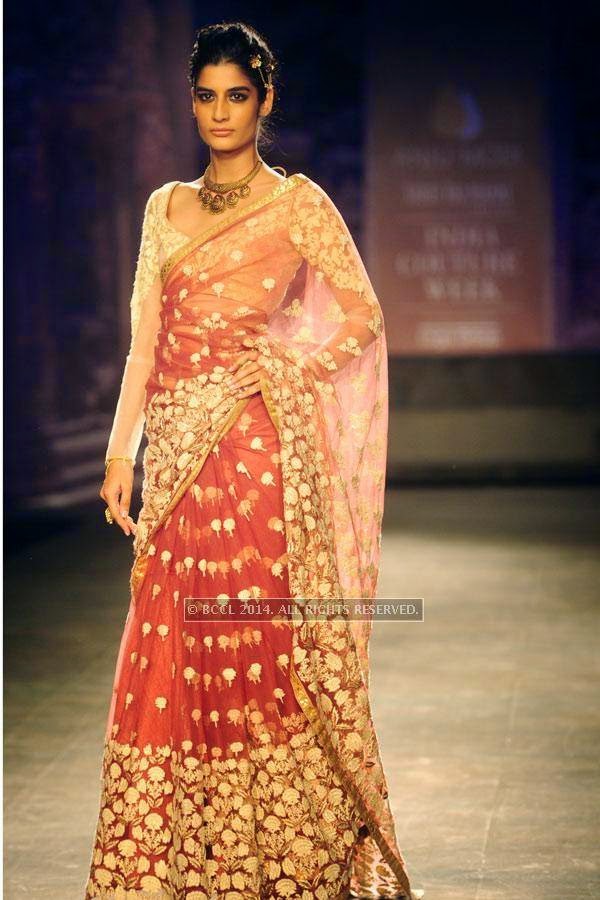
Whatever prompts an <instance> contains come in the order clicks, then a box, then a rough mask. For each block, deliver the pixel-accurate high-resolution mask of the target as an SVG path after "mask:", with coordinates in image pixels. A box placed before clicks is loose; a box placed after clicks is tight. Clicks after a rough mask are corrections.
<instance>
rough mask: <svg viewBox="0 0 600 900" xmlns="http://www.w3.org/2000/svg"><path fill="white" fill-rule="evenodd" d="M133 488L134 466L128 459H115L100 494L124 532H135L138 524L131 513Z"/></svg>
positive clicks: (128, 533)
mask: <svg viewBox="0 0 600 900" xmlns="http://www.w3.org/2000/svg"><path fill="white" fill-rule="evenodd" d="M132 489H133V466H132V465H131V463H130V462H127V460H126V459H115V461H114V462H111V464H110V466H109V467H108V472H107V473H106V477H105V479H104V482H103V484H102V488H101V489H100V496H101V497H102V499H103V500H104V501H105V502H106V503H107V505H108V508H109V509H110V511H111V514H112V517H113V520H114V521H115V522H116V523H117V525H118V526H119V528H120V529H121V530H122V531H123V533H124V534H126V535H130V534H131V533H132V532H133V534H135V532H136V529H137V525H136V523H135V522H134V521H133V519H132V518H131V516H130V515H129V505H130V503H131V493H132Z"/></svg>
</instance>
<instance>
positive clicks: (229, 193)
mask: <svg viewBox="0 0 600 900" xmlns="http://www.w3.org/2000/svg"><path fill="white" fill-rule="evenodd" d="M262 164H263V161H262V159H261V158H260V157H259V158H258V161H257V163H256V165H255V166H254V168H253V169H252V171H251V172H250V173H249V174H248V175H244V177H243V178H240V180H239V181H227V182H217V181H211V179H210V178H209V177H208V175H207V172H208V170H209V168H210V163H209V164H208V166H207V167H206V171H205V172H204V179H203V184H202V186H201V187H200V189H199V191H198V200H200V202H201V203H202V208H203V209H208V210H210V212H212V213H220V212H224V210H226V209H230V208H232V207H233V206H236V204H237V203H238V201H239V200H240V199H241V198H242V197H247V196H248V195H249V194H250V184H249V182H250V181H252V179H253V178H254V177H255V176H256V175H258V173H259V172H260V169H261V167H262Z"/></svg>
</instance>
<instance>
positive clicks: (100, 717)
mask: <svg viewBox="0 0 600 900" xmlns="http://www.w3.org/2000/svg"><path fill="white" fill-rule="evenodd" d="M598 508H600V490H598V489H593V490H592V489H586V488H558V489H549V488H538V489H525V488H501V489H495V488H465V489H448V490H444V489H428V490H417V489H402V490H399V491H390V492H389V493H388V496H387V500H386V516H385V523H384V524H385V531H384V537H383V566H382V576H381V583H380V596H382V597H423V598H424V601H425V622H424V623H391V622H378V623H376V624H375V627H374V632H373V640H372V645H371V662H372V669H373V675H372V687H371V697H372V704H373V712H374V716H375V719H376V723H377V727H378V733H379V739H380V745H381V751H382V755H383V759H384V764H385V768H386V772H387V776H388V781H389V786H390V799H391V802H392V805H393V809H394V813H395V816H396V822H397V833H398V840H399V844H400V846H401V848H402V850H403V853H404V855H405V857H406V860H407V864H408V866H409V871H410V872H411V874H412V878H413V882H414V884H415V886H418V887H424V888H425V889H426V900H496V898H502V900H520V898H525V897H526V898H528V900H571V898H573V900H575V898H578V900H579V898H598V897H600V872H599V854H598V850H597V845H598V843H599V837H600V828H599V821H598V819H599V814H598V809H599V804H598V789H599V786H600V777H599V772H598V746H599V739H600V728H599V724H600V715H599V709H598V669H599V656H598V649H597V648H598V634H599V627H598V626H599V618H600V616H599V607H600V603H599V593H600V592H599V589H598V585H599V584H600V563H599V561H598V537H599V534H600V527H599V524H598V514H597V512H596V510H597V509H598ZM98 513H99V514H98V516H96V517H94V518H93V519H90V520H88V521H84V522H83V523H82V524H81V525H80V526H79V527H78V528H77V529H73V530H70V531H69V530H67V531H63V532H62V533H57V534H55V535H53V536H52V537H50V538H48V539H45V540H42V541H38V542H37V543H35V544H33V545H31V547H30V548H28V549H27V550H26V551H23V552H21V553H20V554H18V555H16V556H14V557H11V558H10V559H8V560H7V561H6V564H5V634H6V639H7V645H6V651H5V786H4V799H5V815H6V818H5V854H6V862H5V894H4V896H5V897H6V898H9V900H11V898H18V897H24V898H30V897H31V898H35V897H40V898H44V900H82V898H83V885H84V883H85V878H86V875H87V867H88V864H89V858H90V853H91V846H92V838H93V830H94V827H95V821H96V816H97V811H98V800H99V790H100V782H99V773H100V759H101V752H102V739H103V733H104V725H105V720H106V715H107V712H108V703H109V697H110V691H111V687H112V676H113V671H114V666H115V663H116V655H117V650H118V641H119V637H120V633H121V629H122V627H123V624H124V620H125V615H126V612H127V604H128V600H129V597H128V573H129V565H130V561H131V547H130V544H129V542H128V541H127V539H125V538H124V537H123V536H122V535H121V534H120V532H119V533H118V534H117V533H116V532H113V531H109V529H108V528H107V527H106V526H105V525H104V523H103V521H102V519H101V509H100V507H99V509H98Z"/></svg>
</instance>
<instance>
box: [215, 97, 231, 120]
mask: <svg viewBox="0 0 600 900" xmlns="http://www.w3.org/2000/svg"><path fill="white" fill-rule="evenodd" d="M228 118H229V115H228V112H227V101H226V100H225V98H223V99H222V100H217V102H216V103H215V105H214V107H213V119H214V120H215V122H225V121H227V119H228Z"/></svg>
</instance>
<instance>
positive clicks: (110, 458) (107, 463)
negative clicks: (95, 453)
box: [104, 456, 135, 475]
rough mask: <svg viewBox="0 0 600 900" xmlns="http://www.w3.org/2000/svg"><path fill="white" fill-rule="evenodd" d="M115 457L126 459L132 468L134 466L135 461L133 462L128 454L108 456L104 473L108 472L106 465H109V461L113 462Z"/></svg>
mask: <svg viewBox="0 0 600 900" xmlns="http://www.w3.org/2000/svg"><path fill="white" fill-rule="evenodd" d="M115 459H124V460H126V461H127V462H130V463H131V465H132V466H133V468H135V462H134V460H133V459H132V458H131V457H130V456H109V457H108V458H107V459H106V466H105V469H104V474H105V475H106V473H107V472H108V467H109V466H110V464H111V462H114V461H115Z"/></svg>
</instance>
